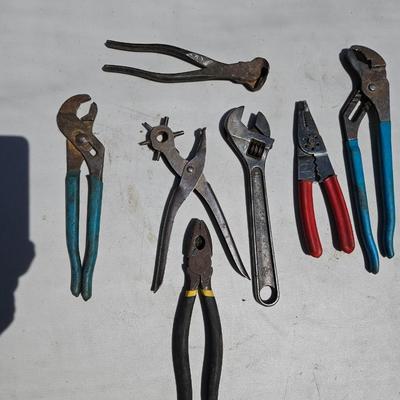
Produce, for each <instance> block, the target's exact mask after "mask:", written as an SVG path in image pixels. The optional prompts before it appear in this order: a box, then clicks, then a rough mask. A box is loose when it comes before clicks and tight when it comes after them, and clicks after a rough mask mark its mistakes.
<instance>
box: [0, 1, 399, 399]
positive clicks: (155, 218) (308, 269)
mask: <svg viewBox="0 0 400 400" xmlns="http://www.w3.org/2000/svg"><path fill="white" fill-rule="evenodd" d="M0 20H1V23H0V38H1V39H0V47H1V71H2V73H1V75H0V88H1V90H0V110H1V112H0V135H1V138H0V147H1V154H2V156H1V159H2V164H3V165H4V166H3V175H6V177H4V176H3V178H2V180H3V179H5V181H6V185H5V188H6V190H5V192H4V193H3V194H2V196H1V197H3V198H4V199H3V200H2V202H1V203H0V205H2V207H0V208H1V212H0V215H2V216H1V218H0V226H1V227H2V231H3V232H2V234H1V235H2V236H1V238H2V239H1V243H2V246H4V248H3V249H2V250H1V251H0V254H2V257H1V258H2V261H1V264H0V281H1V283H0V287H1V288H2V290H0V303H1V304H2V306H1V310H2V311H1V313H2V315H1V330H0V333H1V336H0V398H1V399H4V400H14V399H15V400H28V399H29V400H39V399H43V400H50V399H51V400H71V399H77V400H83V399H85V400H94V399H96V400H106V399H107V400H109V399H113V400H119V399H121V400H122V399H124V400H125V399H146V400H159V399H174V398H176V394H175V382H174V375H173V369H172V357H171V346H170V342H171V329H172V323H173V317H174V312H175V306H176V300H177V296H178V293H179V291H180V288H181V285H182V280H183V274H182V272H181V268H180V265H181V261H182V256H181V243H182V236H183V233H184V230H185V227H186V224H187V223H188V221H189V219H190V218H192V217H198V218H203V219H205V220H206V222H207V223H208V224H209V225H210V223H209V219H208V217H207V215H206V213H205V211H204V209H203V207H202V205H201V203H200V202H199V201H198V199H197V198H196V197H195V196H190V198H189V199H188V201H186V202H185V204H184V205H183V207H182V209H181V210H180V211H179V213H178V216H177V218H176V221H175V226H174V229H173V235H172V240H171V246H170V249H169V258H168V265H167V271H166V275H165V281H164V284H163V286H162V288H161V289H160V291H159V292H158V293H157V294H155V295H154V294H152V293H151V292H150V283H151V278H152V272H153V263H154V256H155V250H156V242H157V235H158V227H159V222H160V218H161V214H162V209H163V206H164V202H165V199H166V196H167V194H168V191H169V188H170V185H171V183H172V175H171V174H170V172H169V171H168V170H167V169H166V168H165V167H164V165H163V164H162V162H159V163H156V162H153V161H152V160H151V153H150V152H149V150H148V149H147V148H145V147H139V146H138V145H137V143H138V142H139V141H140V140H143V137H144V132H143V128H142V127H141V123H142V122H144V121H147V122H148V123H150V124H157V123H158V122H159V119H160V117H162V116H164V115H168V116H169V117H170V125H171V127H173V128H174V129H175V130H180V129H184V130H185V132H186V134H185V135H184V136H183V137H180V138H179V139H177V143H178V146H179V148H180V149H181V150H182V154H187V152H188V151H189V150H190V148H191V145H192V143H193V131H194V130H195V129H197V128H199V127H203V126H206V127H207V133H208V148H207V162H206V166H205V175H206V177H207V179H208V180H209V182H210V183H211V184H212V185H213V188H214V191H215V192H216V194H217V196H218V199H219V201H220V203H221V205H222V207H223V209H224V212H225V214H226V217H227V219H228V221H229V222H230V226H231V230H232V233H233V235H234V237H235V240H236V243H237V245H238V248H239V251H240V253H241V255H242V257H243V259H244V262H245V264H246V265H247V266H248V265H249V251H248V234H247V219H246V213H245V197H244V187H243V174H242V170H241V167H240V165H239V163H238V161H237V159H236V158H235V156H234V154H233V153H232V151H231V150H230V149H229V148H228V147H227V145H226V144H225V142H224V141H223V139H222V137H221V135H220V133H219V131H218V124H219V120H220V118H221V116H222V115H223V114H224V113H225V112H226V111H227V110H228V109H230V108H232V107H236V106H240V105H245V106H246V109H245V118H247V116H248V115H249V113H250V112H257V111H259V110H260V111H262V112H264V113H265V115H266V116H267V118H268V121H269V123H270V126H271V131H272V137H273V138H275V144H274V147H273V149H272V150H271V151H270V154H269V156H268V160H267V186H268V195H269V203H270V213H271V224H272V230H273V236H274V244H275V253H276V262H277V268H278V273H279V283H280V289H281V299H280V301H279V303H278V304H277V305H276V306H274V307H272V308H270V309H266V308H263V307H261V306H259V305H258V304H256V303H255V301H254V300H253V298H252V293H251V285H250V282H248V281H246V280H244V279H241V278H240V277H239V276H238V275H237V274H235V273H234V272H233V270H232V269H231V267H230V266H229V264H228V262H227V260H226V258H225V255H224V252H223V251H222V248H221V246H220V244H219V242H218V240H217V237H216V235H215V232H214V231H213V230H212V229H211V233H212V236H213V239H214V257H213V265H214V276H213V282H214V289H215V293H216V296H217V301H218V305H219V309H220V315H221V320H222V327H223V332H224V363H223V371H222V379H221V386H220V398H221V399H229V400H248V399H261V398H263V399H270V398H271V399H272V398H274V399H285V400H304V399H307V400H312V399H323V400H381V399H385V400H392V399H398V398H400V382H399V374H398V371H399V368H400V345H399V343H400V340H399V329H400V314H399V306H400V290H399V285H400V262H399V256H398V252H399V248H400V243H399V240H398V236H396V250H397V255H396V257H395V258H394V259H392V260H386V259H382V260H381V271H380V273H379V274H378V275H377V276H372V275H371V274H368V273H367V272H366V271H365V269H364V265H363V258H362V254H361V251H360V247H359V245H358V243H357V247H356V250H355V251H354V253H353V254H351V255H346V254H343V253H341V252H338V251H336V250H335V249H334V248H333V246H332V239H331V233H330V228H329V223H328V216H327V213H326V210H325V205H324V202H323V199H322V196H321V194H320V191H319V189H318V188H317V187H314V194H315V196H314V198H315V208H316V213H317V221H318V228H319V232H320V236H321V241H322V243H323V247H324V254H323V255H322V257H321V258H320V259H318V260H317V259H313V258H311V257H308V256H306V255H304V254H303V252H302V250H301V247H300V243H299V239H298V235H297V230H296V224H295V216H294V208H293V185H292V156H293V144H292V124H293V107H294V102H295V101H296V100H302V99H307V101H308V104H309V106H310V109H311V111H312V113H313V116H314V119H315V121H316V123H317V125H318V127H319V129H320V133H321V134H322V135H323V138H324V140H325V144H326V146H327V148H328V151H329V154H330V158H331V161H332V163H333V165H334V168H335V170H336V172H337V175H338V177H339V180H340V182H341V185H342V188H343V191H344V195H345V197H346V200H347V201H348V199H349V196H348V190H347V184H346V179H345V170H344V163H343V157H342V144H341V136H340V129H339V123H338V112H339V109H340V107H341V105H342V104H343V102H344V100H345V99H346V97H347V95H348V94H349V92H350V89H351V82H350V79H349V77H348V75H347V73H346V72H345V71H344V69H343V67H342V66H341V64H340V62H339V59H338V54H339V52H340V50H341V49H342V48H344V47H348V46H350V45H352V44H364V45H367V46H369V47H371V48H373V49H376V50H378V51H379V53H381V54H382V55H383V57H384V58H385V60H386V62H387V72H388V78H389V81H390V85H391V95H392V96H391V111H392V121H393V154H394V169H395V182H396V183H397V182H398V178H399V174H398V171H399V166H400V165H399V162H400V159H399V157H398V154H399V145H400V141H399V135H398V131H399V121H400V112H399V110H400V104H399V98H400V97H399V95H398V94H399V93H400V75H399V74H398V73H397V71H398V69H399V68H400V53H399V51H398V42H399V24H400V4H399V2H398V1H396V0H387V1H385V2H379V1H371V0H357V1H356V0H350V1H349V0H346V1H344V0H337V1H325V2H316V1H311V0H306V1H294V0H292V1H286V0H285V1H268V0H267V1H247V2H244V1H242V2H238V1H232V0H221V1H192V0H187V1H178V0H175V1H164V2H155V1H146V2H139V1H132V0H129V1H128V0H125V1H117V0H116V1H111V2H105V1H95V0H82V1H68V2H55V1H51V0H36V1H7V0H4V1H3V2H2V11H1V16H0ZM107 39H114V40H121V41H128V42H129V41H130V42H154V43H157V42H161V43H169V44H174V45H178V46H180V47H183V48H187V49H190V50H193V51H197V52H200V53H203V54H205V55H207V56H210V57H212V58H215V59H218V60H221V61H225V62H235V61H239V60H249V59H252V58H253V57H255V56H264V57H266V58H267V59H268V61H269V62H270V65H271V71H270V75H269V77H268V81H267V83H266V85H265V87H264V88H263V89H262V90H261V91H259V92H256V93H250V92H248V91H246V90H245V89H244V88H243V87H241V86H239V85H233V84H230V83H228V82H208V83H191V84H190V83H189V84H179V85H178V84H177V85H163V84H157V83H152V82H148V81H145V80H141V79H138V78H134V77H129V76H123V75H116V74H106V73H104V72H102V71H101V66H102V65H103V64H105V63H114V64H126V65H131V66H137V67H142V68H148V69H153V70H159V71H178V70H185V69H187V67H188V66H187V65H186V64H184V63H182V62H180V61H177V60H173V59H170V58H168V57H164V56H160V55H150V54H129V53H123V52H119V51H115V50H109V49H107V48H105V47H104V45H103V43H104V42H105V41H106V40H107ZM77 93H89V94H90V95H91V96H92V98H93V99H94V100H95V101H96V102H97V104H98V107H99V113H98V117H97V119H96V122H95V131H96V132H97V133H98V135H99V136H98V137H99V139H100V140H101V141H102V142H103V143H104V145H105V147H106V157H105V165H104V197H103V213H102V225H101V238H100V250H99V257H98V261H97V265H96V270H95V277H94V296H93V298H92V300H90V301H89V302H87V303H84V302H83V301H82V300H81V299H76V298H74V297H73V296H72V295H71V294H70V293H69V274H70V273H69V265H68V257H67V252H66V245H65V233H64V230H65V224H64V218H65V217H64V175H65V141H64V138H63V136H62V135H61V133H60V132H59V131H58V129H57V125H56V122H55V117H56V113H57V111H58V108H59V106H60V105H61V104H62V102H63V101H64V100H65V99H67V98H68V97H69V96H72V95H74V94H77ZM360 142H361V146H362V151H363V155H364V168H365V175H366V179H367V186H368V194H369V206H370V213H371V218H372V222H373V226H374V231H375V230H376V228H375V227H376V225H377V213H376V201H375V193H374V186H373V185H374V184H373V172H372V162H371V154H370V144H369V138H368V124H367V123H365V122H364V123H363V125H362V127H361V129H360ZM4 160H6V161H4ZM3 188H4V187H3ZM399 189H400V185H398V184H396V195H397V198H400V193H399ZM85 203H86V184H85V181H83V182H82V216H84V215H85V209H84V206H85ZM83 233H84V232H82V247H83V244H84V243H83V238H84V235H83ZM203 340H204V338H203V327H202V320H201V313H200V307H199V305H198V304H197V306H196V307H195V312H194V314H193V323H192V334H191V338H190V343H191V344H190V352H191V362H192V375H193V384H194V392H195V394H196V395H195V398H197V399H198V398H199V391H200V388H199V382H200V374H201V363H202V357H203Z"/></svg>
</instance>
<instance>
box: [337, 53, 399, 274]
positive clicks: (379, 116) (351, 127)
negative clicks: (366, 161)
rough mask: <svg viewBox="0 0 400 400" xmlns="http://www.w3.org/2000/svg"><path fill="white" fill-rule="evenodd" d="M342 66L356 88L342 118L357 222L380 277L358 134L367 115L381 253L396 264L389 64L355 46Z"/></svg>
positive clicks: (368, 263)
mask: <svg viewBox="0 0 400 400" xmlns="http://www.w3.org/2000/svg"><path fill="white" fill-rule="evenodd" d="M340 60H341V62H342V64H343V67H344V68H345V69H346V71H347V72H348V73H349V75H350V77H351V79H352V83H353V89H352V91H351V93H350V95H349V97H348V98H347V100H346V102H345V103H344V105H343V107H342V109H341V110H340V114H339V119H340V125H341V131H342V137H343V142H344V154H345V161H346V164H347V169H348V184H349V190H350V193H351V196H352V203H353V209H354V214H353V216H354V221H355V225H356V228H357V234H358V237H359V241H360V245H361V247H362V249H363V253H364V258H365V267H366V269H367V270H368V271H369V272H372V273H374V274H376V273H377V272H378V271H379V255H378V250H377V247H376V245H375V241H374V237H373V234H372V229H371V222H370V218H369V211H368V200H367V192H366V187H365V179H364V171H363V165H362V158H361V152H360V148H359V146H358V129H359V127H360V124H361V121H362V120H363V118H364V116H365V115H366V114H367V115H368V118H369V126H370V133H371V144H372V152H373V161H374V163H373V164H374V170H375V186H376V195H377V203H378V243H379V249H380V252H381V254H382V256H383V257H388V258H392V257H393V256H394V248H393V236H394V228H395V201H394V187H393V186H394V185H393V166H392V145H391V122H390V100H389V82H388V80H387V78H386V63H385V60H384V59H383V58H382V57H381V56H380V55H379V54H378V53H377V52H376V51H374V50H371V49H369V48H367V47H364V46H352V47H350V48H348V49H344V50H342V52H341V54H340Z"/></svg>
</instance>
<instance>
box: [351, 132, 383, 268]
mask: <svg viewBox="0 0 400 400" xmlns="http://www.w3.org/2000/svg"><path fill="white" fill-rule="evenodd" d="M344 146H345V154H346V159H347V164H348V167H349V172H350V174H349V177H350V182H349V186H350V192H351V195H352V199H353V203H354V208H355V212H356V218H355V219H354V220H355V224H356V225H357V228H358V229H357V234H358V235H359V240H360V245H361V248H362V250H363V253H364V258H365V264H366V265H365V267H366V269H367V270H368V271H369V272H372V273H373V274H376V273H378V271H379V255H378V249H377V247H376V244H375V241H374V237H373V234H372V229H371V221H370V218H369V211H368V199H367V191H366V188H365V179H364V171H363V164H362V158H361V152H360V148H359V146H358V140H357V139H350V140H347V141H345V142H344Z"/></svg>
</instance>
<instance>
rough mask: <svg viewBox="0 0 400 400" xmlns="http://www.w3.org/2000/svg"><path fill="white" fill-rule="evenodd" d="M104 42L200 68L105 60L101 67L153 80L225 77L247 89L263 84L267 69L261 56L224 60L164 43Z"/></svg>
mask: <svg viewBox="0 0 400 400" xmlns="http://www.w3.org/2000/svg"><path fill="white" fill-rule="evenodd" d="M105 45H106V47H108V48H110V49H117V50H124V51H134V52H143V53H159V54H165V55H167V56H171V57H175V58H178V59H180V60H182V61H185V62H187V63H190V64H192V65H195V66H196V67H199V68H200V69H198V70H194V71H187V72H178V73H174V74H166V73H158V72H151V71H145V70H143V69H138V68H132V67H126V66H122V65H109V64H106V65H104V66H103V71H105V72H117V73H120V74H127V75H133V76H138V77H140V78H144V79H148V80H151V81H155V82H163V83H176V82H197V81H212V80H226V81H231V82H233V83H239V84H242V85H243V86H244V87H245V88H246V89H248V90H250V91H251V92H255V91H257V90H259V89H261V88H262V87H263V85H264V83H265V81H266V80H267V76H268V72H269V64H268V61H267V60H266V59H265V58H262V57H256V58H254V59H253V60H252V61H240V62H237V63H234V64H225V63H221V62H218V61H215V60H213V59H211V58H209V57H206V56H203V55H202V54H198V53H194V52H193V51H190V50H185V49H181V48H179V47H175V46H170V45H167V44H143V43H123V42H116V41H114V40H107V42H106V43H105Z"/></svg>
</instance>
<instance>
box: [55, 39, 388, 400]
mask: <svg viewBox="0 0 400 400" xmlns="http://www.w3.org/2000/svg"><path fill="white" fill-rule="evenodd" d="M106 46H107V47H108V48H111V49H118V50H124V51H132V52H150V53H159V54H164V55H169V56H172V57H175V58H178V59H180V60H183V61H186V62H188V63H190V64H192V65H195V66H196V67H198V68H199V69H198V70H193V71H188V72H182V73H173V74H166V73H157V72H150V71H145V70H141V69H137V68H131V67H126V66H117V65H104V66H103V70H104V71H106V72H117V73H123V74H128V75H134V76H137V77H141V78H144V79H148V80H152V81H156V82H165V83H174V82H195V81H208V80H227V81H231V82H233V83H240V84H242V85H243V86H244V87H245V88H246V89H248V90H249V91H257V90H259V89H261V87H262V86H263V85H264V83H265V81H266V79H267V75H268V72H269V64H268V62H267V60H265V59H264V58H260V57H257V58H255V59H253V60H252V61H247V62H238V63H235V64H224V63H220V62H217V61H215V60H212V59H210V58H208V57H206V56H203V55H201V54H197V53H194V52H192V51H189V50H184V49H181V48H178V47H174V46H169V45H164V44H137V43H135V44H131V43H122V42H115V41H110V40H109V41H107V42H106ZM340 60H341V62H342V64H343V66H344V67H345V69H346V70H347V71H348V72H349V74H350V77H351V79H352V82H353V90H352V92H351V93H350V95H349V97H348V99H347V100H346V102H345V104H344V105H343V107H342V109H341V111H340V116H339V117H340V125H341V131H342V136H343V143H344V155H345V165H346V173H347V181H348V187H349V192H350V194H351V200H352V209H353V217H354V222H355V227H356V232H357V236H358V238H359V242H360V245H361V248H362V250H363V254H364V258H365V265H366V268H367V270H368V271H369V272H372V273H377V272H378V270H379V257H378V251H377V248H376V245H375V242H374V238H373V234H372V229H371V223H370V219H369V212H368V202H367V194H366V187H365V182H364V173H363V167H362V161H361V153H360V149H359V147H358V139H357V134H358V129H359V126H360V124H361V121H362V119H363V117H364V116H365V114H368V117H369V122H370V131H371V138H372V148H373V161H374V167H375V172H376V174H375V175H376V179H375V184H376V194H377V200H378V201H377V202H378V211H379V224H378V242H379V249H380V252H381V254H382V256H384V257H388V258H391V257H393V255H394V249H393V235H394V227H395V205H394V188H393V170H392V149H391V125H390V124H391V123H390V110H389V84H388V80H387V78H386V64H385V61H384V60H383V58H382V57H381V56H380V55H379V54H378V53H376V52H375V51H373V50H371V49H368V48H367V47H363V46H352V47H350V48H349V49H345V50H343V51H342V53H341V55H340ZM89 100H90V97H89V96H88V95H76V96H73V97H71V98H70V99H68V100H67V101H65V103H64V104H63V105H62V106H61V108H60V110H59V112H58V115H57V124H58V127H59V129H60V131H61V132H62V133H63V135H64V136H65V137H66V139H67V177H66V234H67V247H68V253H69V258H70V263H71V291H72V293H73V294H74V295H75V296H79V295H80V294H81V295H82V297H83V299H85V300H88V299H89V298H90V297H91V293H92V277H93V270H94V265H95V261H96V256H97V249H98V241H99V230H100V211H101V198H102V186H103V184H102V172H103V159H104V147H103V145H102V144H101V143H100V142H99V140H98V139H96V137H95V136H94V134H93V132H92V130H93V123H94V119H95V117H96V113H97V106H96V104H95V103H92V104H91V106H90V110H89V112H88V114H87V115H86V116H84V117H82V118H78V116H77V111H78V108H79V106H80V105H81V104H82V103H84V102H87V101H89ZM243 111H244V106H242V107H237V108H233V109H231V110H229V111H228V112H226V113H225V114H224V116H223V117H222V119H221V123H220V130H221V134H222V135H223V137H224V139H225V141H226V142H227V143H228V145H229V146H230V147H231V148H232V150H233V151H234V153H235V154H236V155H237V157H238V158H239V160H240V162H241V164H242V167H243V171H244V181H245V192H246V210H247V219H248V236H249V249H250V262H251V280H252V287H253V295H254V298H255V300H256V301H257V302H258V303H259V304H261V305H263V306H272V305H274V304H276V303H277V301H278V299H279V287H278V278H277V268H276V264H275V256H274V250H273V244H272V242H273V240H272V231H271V224H270V217H269V207H268V200H267V190H266V170H265V162H266V158H267V155H268V152H269V150H270V149H271V148H272V145H273V143H274V139H272V138H271V132H270V128H269V124H268V121H267V119H266V117H265V116H264V114H263V113H261V112H258V113H257V114H251V116H250V119H249V122H248V124H247V125H246V124H244V123H243V122H242V116H243ZM294 118H295V119H294V132H293V135H294V141H295V157H294V162H295V171H296V172H295V175H296V179H295V182H296V185H297V190H296V194H297V195H296V196H295V198H296V200H297V201H296V203H297V215H298V217H299V218H298V222H299V228H300V229H299V233H300V236H301V240H302V242H303V245H304V247H305V249H304V250H305V252H306V253H307V254H309V255H311V256H313V257H320V256H321V255H322V246H321V241H320V238H319V235H318V230H317V225H316V221H315V215H314V205H313V194H312V184H313V182H318V183H319V185H320V187H321V190H322V192H323V195H324V199H325V202H326V204H327V208H328V212H329V216H330V217H331V218H330V220H331V222H332V224H331V225H332V228H333V233H334V235H336V236H337V243H334V245H335V247H336V248H337V249H338V250H342V251H344V252H346V253H351V252H352V251H353V249H354V246H355V245H354V237H353V230H352V225H351V222H350V217H349V213H348V211H347V206H346V202H345V199H344V196H343V193H342V190H341V188H340V186H339V181H338V178H337V176H336V174H335V172H334V169H333V167H332V164H331V162H330V160H329V157H328V153H327V150H326V147H325V145H324V142H323V140H322V137H321V136H320V134H319V132H318V129H317V126H316V124H315V122H314V120H313V117H312V116H311V113H310V110H309V108H308V105H307V102H306V101H299V102H297V103H296V104H295V114H294ZM168 122H169V118H168V117H164V118H162V119H161V121H160V124H159V125H158V126H154V127H153V126H151V125H150V124H148V123H147V122H144V123H143V126H144V127H145V128H146V130H147V133H146V138H145V140H144V141H142V142H141V143H139V144H140V145H147V146H148V147H149V149H150V150H152V151H153V159H154V160H157V161H158V160H159V159H160V158H162V160H163V162H164V164H165V165H166V166H167V168H168V169H169V170H170V171H171V172H172V173H173V174H174V176H175V181H174V183H173V186H172V188H171V191H170V193H169V196H168V198H167V201H166V204H165V207H164V212H163V215H162V219H161V224H160V230H159V236H158V244H157V252H156V260H155V266H154V274H153V282H152V285H151V290H152V291H154V292H156V291H157V290H158V289H159V288H160V286H161V284H162V282H163V278H164V273H165V267H166V263H167V254H168V248H169V244H170V237H171V233H172V227H173V223H174V219H175V216H176V214H177V212H178V210H179V208H180V206H181V205H182V204H183V202H184V201H185V200H186V199H187V197H188V196H189V195H190V193H191V192H194V193H195V194H196V195H197V197H198V198H199V199H200V201H201V202H202V204H203V205H204V207H205V209H206V211H207V213H208V215H209V217H210V219H211V221H212V223H213V225H214V229H215V231H216V233H217V235H218V237H219V240H220V243H221V245H222V247H223V249H224V251H225V254H226V256H227V259H228V260H229V262H230V264H231V266H232V268H233V269H234V270H235V271H236V272H237V273H238V274H240V275H241V276H243V277H245V278H249V275H248V274H247V272H246V269H245V267H244V265H243V262H242V259H241V257H240V255H239V252H238V249H237V247H236V244H235V242H234V240H233V237H232V234H231V231H230V229H229V226H228V222H227V220H226V219H225V216H224V213H223V211H222V208H221V206H220V204H219V203H218V200H217V197H216V195H215V194H214V192H213V190H212V188H211V185H210V184H209V183H208V182H207V180H206V178H205V176H204V174H203V170H204V165H205V157H206V131H205V128H203V129H198V130H196V131H195V140H194V144H193V148H192V150H191V152H190V153H189V155H188V157H187V158H183V157H182V156H181V155H180V154H179V151H178V150H177V148H176V147H175V138H176V137H178V136H180V135H182V134H183V131H175V132H174V131H173V130H172V129H171V128H170V127H169V125H168ZM286 135H287V133H286ZM84 160H85V162H86V164H87V166H88V170H89V176H88V182H89V193H88V211H87V229H86V250H85V256H84V258H83V262H81V257H80V253H79V177H80V168H81V165H82V163H83V161H84ZM183 255H184V262H183V270H184V273H185V283H184V286H183V289H182V293H181V295H180V297H179V300H178V305H177V309H176V315H175V321H174V326H173V333H172V350H173V363H174V370H175V379H176V386H177V394H178V400H190V399H192V384H191V374H190V365H189V355H188V335H189V328H190V321H191V315H192V310H193V304H194V301H195V298H196V296H197V294H198V295H199V297H200V301H201V307H202V311H203V319H204V326H205V353H204V363H203V373H202V384H201V398H202V399H203V400H213V399H217V398H218V388H219V381H220V375H221V367H222V332H221V323H220V319H219V314H218V309H217V305H216V302H215V298H214V294H213V291H212V289H211V274H212V267H211V256H212V244H211V237H210V233H209V231H208V229H207V226H206V224H205V223H204V222H203V221H201V220H198V219H192V220H191V222H190V223H189V225H188V227H187V230H186V234H185V237H184V242H183ZM249 279H250V278H249ZM265 291H268V295H266V293H265Z"/></svg>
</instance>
